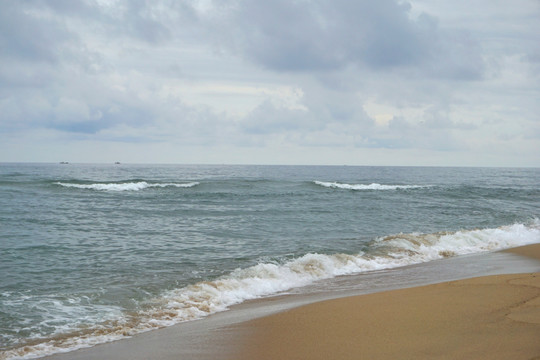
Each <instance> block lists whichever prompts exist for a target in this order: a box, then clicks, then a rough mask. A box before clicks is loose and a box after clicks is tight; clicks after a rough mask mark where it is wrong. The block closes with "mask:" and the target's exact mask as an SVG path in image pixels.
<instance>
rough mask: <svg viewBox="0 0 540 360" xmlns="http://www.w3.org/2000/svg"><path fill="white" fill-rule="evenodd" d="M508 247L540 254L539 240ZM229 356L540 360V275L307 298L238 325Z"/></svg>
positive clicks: (282, 359)
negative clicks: (235, 345)
mask: <svg viewBox="0 0 540 360" xmlns="http://www.w3.org/2000/svg"><path fill="white" fill-rule="evenodd" d="M511 252H514V253H517V254H520V255H525V256H530V257H535V258H538V259H540V244H536V245H530V246H526V247H521V248H516V249H512V250H511ZM235 329H236V331H239V333H241V334H243V336H242V338H243V339H244V340H243V341H242V343H241V344H240V345H241V346H239V348H238V352H236V353H234V354H232V356H231V359H236V360H253V359H259V360H264V359H280V360H288V359H295V360H298V359H306V360H307V359H311V360H316V359H325V360H327V359H336V360H338V359H540V273H531V274H515V275H498V276H487V277H480V278H473V279H467V280H460V281H452V282H446V283H441V284H435V285H428V286H422V287H416V288H409V289H400V290H393V291H387V292H382V293H376V294H369V295H361V296H355V297H349V298H342V299H337V300H330V301H324V302H320V303H315V304H310V305H306V306H303V307H299V308H296V309H292V310H289V311H286V312H282V313H278V314H275V315H271V316H268V317H265V318H260V319H255V320H253V321H249V322H246V323H243V324H239V325H237V326H235Z"/></svg>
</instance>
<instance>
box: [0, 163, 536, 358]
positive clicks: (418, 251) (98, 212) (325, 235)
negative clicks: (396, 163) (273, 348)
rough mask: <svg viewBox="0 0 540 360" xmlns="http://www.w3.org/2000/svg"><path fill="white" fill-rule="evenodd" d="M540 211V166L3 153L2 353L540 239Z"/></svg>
mask: <svg viewBox="0 0 540 360" xmlns="http://www.w3.org/2000/svg"><path fill="white" fill-rule="evenodd" d="M539 218H540V169H533V168H529V169H517V168H445V167H361V166H358V167H357V166H254V165H253V166H232V165H214V166H209V165H134V164H101V165H99V164H0V359H31V358H37V357H41V356H45V355H50V354H54V353H59V352H65V351H69V350H74V349H78V348H83V347H88V346H92V345H95V344H100V343H104V342H109V341H113V340H117V339H121V338H125V337H129V336H132V335H134V334H138V333H141V332H145V331H149V330H152V329H156V328H160V327H165V326H170V325H174V324H178V323H181V322H187V321H192V320H197V319H201V318H204V317H206V316H208V315H210V314H214V313H218V312H222V311H226V310H227V309H229V308H230V307H231V306H233V305H235V304H241V303H243V302H246V301H248V300H251V299H259V298H264V297H269V296H274V295H276V294H282V293H286V292H291V291H294V292H296V293H298V292H302V291H310V290H309V289H312V288H313V287H312V285H313V284H317V283H320V282H322V281H324V282H327V283H328V282H329V283H332V281H334V280H335V281H334V283H333V284H334V286H339V285H336V284H339V281H338V280H339V279H343V278H344V277H346V276H350V275H358V274H364V273H365V274H368V273H372V272H376V271H387V270H390V269H394V270H393V271H396V269H397V271H399V269H405V268H407V267H408V266H411V265H413V264H422V263H425V264H429V263H433V262H437V261H441V259H448V258H454V257H463V256H468V255H470V254H479V253H490V252H494V251H496V250H500V249H504V248H509V247H515V246H520V245H525V244H531V243H538V242H540V220H539ZM304 289H305V290H304Z"/></svg>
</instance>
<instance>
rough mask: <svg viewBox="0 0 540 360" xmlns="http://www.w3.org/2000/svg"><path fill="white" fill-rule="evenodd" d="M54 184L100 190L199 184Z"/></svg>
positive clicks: (194, 184) (135, 189) (186, 186)
mask: <svg viewBox="0 0 540 360" xmlns="http://www.w3.org/2000/svg"><path fill="white" fill-rule="evenodd" d="M55 184H56V185H60V186H64V187H70V188H77V189H90V190H101V191H139V190H143V189H147V188H165V187H177V188H190V187H194V186H197V185H199V183H198V182H196V181H195V182H189V183H148V182H146V181H138V182H120V183H95V184H76V183H63V182H56V183H55Z"/></svg>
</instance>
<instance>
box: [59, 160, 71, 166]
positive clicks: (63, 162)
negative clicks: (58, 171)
mask: <svg viewBox="0 0 540 360" xmlns="http://www.w3.org/2000/svg"><path fill="white" fill-rule="evenodd" d="M60 164H62V165H65V164H69V163H68V162H67V161H60Z"/></svg>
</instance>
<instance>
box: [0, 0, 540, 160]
mask: <svg viewBox="0 0 540 360" xmlns="http://www.w3.org/2000/svg"><path fill="white" fill-rule="evenodd" d="M0 161H2V162H6V161H31V162H34V161H36V162H41V161H44V162H58V161H70V162H105V163H111V162H115V161H121V162H126V163H128V162H134V163H217V164H222V163H230V164H350V165H463V166H540V1H538V0H514V1H506V0H455V1H444V0H413V1H394V0H272V1H268V0H231V1H221V0H220V1H218V0H215V1H213V0H191V1H188V0H186V1H182V0H178V1H176V0H175V1H173V0H169V1H165V0H164V1H141V0H136V1H127V0H126V1H121V0H119V1H116V0H111V1H108V0H94V1H92V0H87V1H73V0H50V1H45V0H43V1H39V0H32V1H24V0H0Z"/></svg>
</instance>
